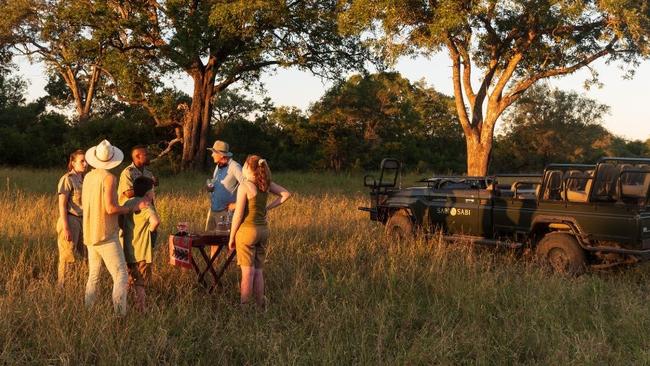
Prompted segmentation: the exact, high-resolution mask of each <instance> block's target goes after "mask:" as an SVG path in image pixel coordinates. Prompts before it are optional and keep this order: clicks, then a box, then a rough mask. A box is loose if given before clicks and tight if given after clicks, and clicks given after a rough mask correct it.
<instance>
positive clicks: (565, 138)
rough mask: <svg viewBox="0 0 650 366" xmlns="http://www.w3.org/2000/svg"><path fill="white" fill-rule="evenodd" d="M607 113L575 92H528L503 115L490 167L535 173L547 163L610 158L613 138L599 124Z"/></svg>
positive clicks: (539, 88) (542, 88)
mask: <svg viewBox="0 0 650 366" xmlns="http://www.w3.org/2000/svg"><path fill="white" fill-rule="evenodd" d="M608 111H609V107H608V106H606V105H603V104H599V103H597V102H596V101H595V100H593V99H589V98H587V97H584V96H582V95H580V94H578V93H575V92H565V91H562V90H559V89H553V88H550V87H549V86H548V85H546V84H541V85H539V86H534V87H532V88H530V89H529V90H528V91H527V92H526V93H525V94H524V95H523V96H522V97H521V98H519V100H517V102H515V104H514V105H513V108H512V109H511V110H509V111H508V113H506V114H505V116H504V133H503V134H501V135H500V136H497V141H496V149H495V162H494V169H497V170H498V171H499V172H508V171H510V172H521V171H526V172H539V171H541V170H542V169H543V168H544V167H545V166H546V165H547V164H550V163H593V162H595V161H596V160H597V159H598V158H600V157H602V156H604V155H610V154H609V153H608V152H613V151H614V150H611V148H612V147H613V146H612V142H613V141H612V138H613V136H612V135H611V134H610V133H609V132H608V131H607V130H606V129H605V128H603V127H602V126H601V122H602V117H603V116H604V115H605V114H606V113H608ZM608 150H611V151H608ZM618 150H619V151H618V152H622V151H621V150H622V149H620V148H619V149H618ZM623 155H625V154H623Z"/></svg>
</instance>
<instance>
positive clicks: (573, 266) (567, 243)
mask: <svg viewBox="0 0 650 366" xmlns="http://www.w3.org/2000/svg"><path fill="white" fill-rule="evenodd" d="M536 252H537V257H538V258H539V259H540V260H541V261H542V263H546V264H548V265H549V266H550V267H551V268H552V269H553V270H554V271H555V272H559V273H566V274H570V275H574V276H579V275H581V274H583V273H584V272H585V269H586V262H587V260H586V257H585V251H584V250H583V249H582V248H581V247H580V245H579V244H578V241H577V240H576V238H575V237H574V236H573V235H570V234H567V233H558V232H555V233H549V234H546V235H545V236H544V237H543V238H542V240H540V241H539V244H537V250H536Z"/></svg>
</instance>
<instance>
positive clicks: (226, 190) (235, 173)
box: [205, 140, 244, 250]
mask: <svg viewBox="0 0 650 366" xmlns="http://www.w3.org/2000/svg"><path fill="white" fill-rule="evenodd" d="M208 150H209V151H210V152H212V159H213V160H214V162H215V164H217V166H216V167H215V168H214V172H213V174H212V178H211V179H208V186H207V189H208V192H210V193H211V196H210V198H211V199H210V211H208V217H207V219H206V222H205V230H206V231H212V230H215V229H216V228H217V222H219V221H227V218H228V211H229V209H231V210H233V209H234V202H235V199H236V198H237V195H236V193H237V187H238V186H239V184H240V183H241V182H243V181H244V176H243V175H242V172H241V165H239V163H237V162H236V161H235V160H233V159H232V152H230V146H229V145H228V144H227V143H226V142H223V141H220V140H217V141H215V142H214V144H213V145H212V147H211V148H208ZM213 248H214V247H213ZM214 249H215V250H216V248H214Z"/></svg>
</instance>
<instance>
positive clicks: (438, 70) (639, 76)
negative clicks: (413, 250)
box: [17, 53, 650, 140]
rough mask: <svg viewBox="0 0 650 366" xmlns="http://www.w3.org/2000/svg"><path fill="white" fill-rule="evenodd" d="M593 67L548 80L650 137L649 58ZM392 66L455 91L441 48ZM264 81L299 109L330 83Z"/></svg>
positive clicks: (278, 74) (36, 71)
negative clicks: (632, 66)
mask: <svg viewBox="0 0 650 366" xmlns="http://www.w3.org/2000/svg"><path fill="white" fill-rule="evenodd" d="M17 64H18V68H19V69H18V74H20V75H22V77H23V78H25V79H26V80H27V81H28V82H29V86H28V98H27V99H28V101H31V100H34V99H36V98H38V97H40V96H43V95H45V90H44V86H45V84H46V78H45V72H44V68H43V65H42V64H33V65H32V64H30V63H29V62H28V61H27V60H26V59H24V58H22V59H18V60H17ZM592 67H593V68H594V69H595V70H596V71H597V72H598V73H599V75H600V82H601V83H602V84H603V85H602V87H596V86H593V87H591V88H590V89H589V90H586V89H585V88H584V86H583V85H584V81H585V80H586V79H587V78H588V77H589V72H588V71H587V70H586V69H581V70H579V71H577V72H576V73H574V74H572V75H568V76H564V77H560V78H556V79H552V80H550V84H551V86H555V87H558V88H560V89H562V90H565V91H575V92H577V93H580V94H582V95H584V96H586V97H588V98H591V99H594V100H596V101H597V102H599V103H601V104H606V105H608V106H609V107H610V112H609V114H608V115H606V116H605V117H604V118H603V125H604V127H605V128H607V129H608V130H609V131H611V132H613V133H614V134H616V135H619V136H621V137H624V138H626V139H630V140H646V139H648V138H650V113H649V112H648V109H646V108H647V106H646V104H647V103H650V61H645V62H643V63H642V64H641V65H640V66H639V67H638V68H637V69H636V73H635V76H634V77H633V78H632V79H631V80H630V79H625V78H624V77H623V76H624V72H623V71H621V70H620V69H619V65H616V64H610V65H607V64H605V62H604V61H602V60H598V61H596V62H594V63H593V64H592ZM395 69H396V70H397V71H399V72H400V73H401V74H402V75H403V76H404V77H406V78H408V79H410V80H411V81H413V82H414V81H417V80H420V79H424V80H425V81H426V82H427V84H428V85H430V86H432V87H434V88H435V89H436V90H438V91H439V92H442V93H445V94H447V95H452V94H453V86H452V81H451V62H450V60H449V58H448V57H447V56H446V55H445V54H442V53H441V54H437V55H434V56H433V57H431V58H426V57H418V58H415V59H411V58H403V59H401V60H400V61H399V62H398V63H397V65H396V67H395ZM262 81H263V82H264V84H265V87H266V91H267V93H268V96H269V97H270V98H271V100H272V101H273V103H274V104H275V105H276V106H296V107H298V108H300V109H302V110H306V109H307V108H308V107H309V105H310V104H311V103H314V102H316V101H317V100H318V99H320V97H321V96H322V95H323V94H324V93H325V91H326V90H327V89H328V88H329V87H330V86H331V85H332V83H331V81H328V80H322V79H320V78H318V77H315V76H312V75H310V74H309V73H307V72H303V71H300V70H297V69H295V68H291V69H279V70H276V71H274V72H267V73H265V74H264V75H263V77H262ZM173 83H174V85H175V86H177V87H178V88H180V89H181V90H184V91H186V92H191V80H190V79H189V78H184V77H178V78H176V79H175V80H173ZM497 129H498V125H497Z"/></svg>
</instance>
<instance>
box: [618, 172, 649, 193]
mask: <svg viewBox="0 0 650 366" xmlns="http://www.w3.org/2000/svg"><path fill="white" fill-rule="evenodd" d="M628 169H633V168H632V167H631V166H630V167H626V168H625V170H628ZM638 169H642V170H645V171H648V172H649V173H630V174H624V175H623V178H622V182H621V183H622V184H621V189H622V191H623V192H622V193H623V195H624V196H626V197H633V198H644V197H645V196H646V193H647V192H648V185H650V169H648V168H647V166H639V168H638ZM621 170H623V167H621Z"/></svg>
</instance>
